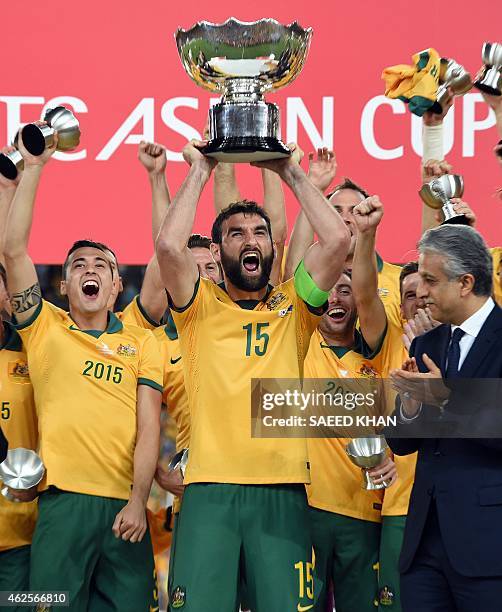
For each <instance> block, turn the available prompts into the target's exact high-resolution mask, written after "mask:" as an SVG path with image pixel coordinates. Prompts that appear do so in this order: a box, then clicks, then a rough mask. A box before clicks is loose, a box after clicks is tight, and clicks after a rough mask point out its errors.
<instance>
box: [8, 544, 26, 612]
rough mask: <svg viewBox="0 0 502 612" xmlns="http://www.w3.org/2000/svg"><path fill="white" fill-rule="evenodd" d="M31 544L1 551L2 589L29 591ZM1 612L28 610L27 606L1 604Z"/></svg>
mask: <svg viewBox="0 0 502 612" xmlns="http://www.w3.org/2000/svg"><path fill="white" fill-rule="evenodd" d="M30 548H31V547H30V546H19V547H18V548H11V549H10V550H3V551H2V552H0V591H28V590H29V583H30ZM0 612H26V607H19V606H15V607H12V606H9V607H4V606H0Z"/></svg>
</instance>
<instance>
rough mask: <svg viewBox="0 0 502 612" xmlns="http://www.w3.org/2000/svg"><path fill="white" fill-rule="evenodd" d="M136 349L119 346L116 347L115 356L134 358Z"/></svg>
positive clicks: (128, 345) (129, 345)
mask: <svg viewBox="0 0 502 612" xmlns="http://www.w3.org/2000/svg"><path fill="white" fill-rule="evenodd" d="M137 352H138V349H137V348H136V347H135V346H132V345H131V344H119V345H118V347H117V355H120V356H121V357H136V354H137Z"/></svg>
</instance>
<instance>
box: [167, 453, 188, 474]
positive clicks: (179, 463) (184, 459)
mask: <svg viewBox="0 0 502 612" xmlns="http://www.w3.org/2000/svg"><path fill="white" fill-rule="evenodd" d="M187 463H188V448H182V449H181V450H180V451H179V452H177V453H176V454H175V455H174V457H173V458H172V459H171V461H170V462H169V470H171V471H172V470H177V469H178V468H179V469H180V472H181V476H182V478H184V477H185V470H186V467H187Z"/></svg>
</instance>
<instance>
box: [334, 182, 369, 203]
mask: <svg viewBox="0 0 502 612" xmlns="http://www.w3.org/2000/svg"><path fill="white" fill-rule="evenodd" d="M342 189H352V190H353V191H358V192H359V193H360V194H361V195H362V196H363V197H365V198H369V197H370V194H369V193H368V192H367V191H366V190H365V189H363V187H361V186H360V185H358V184H357V183H354V181H353V180H351V179H349V178H347V177H345V178H344V179H343V182H341V183H340V184H339V185H336V186H335V188H334V189H333V191H332V192H331V193H328V195H327V196H326V197H327V199H328V200H329V199H330V198H331V197H333V196H334V195H335V193H338V192H339V191H342Z"/></svg>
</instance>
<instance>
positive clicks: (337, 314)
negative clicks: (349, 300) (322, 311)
mask: <svg viewBox="0 0 502 612" xmlns="http://www.w3.org/2000/svg"><path fill="white" fill-rule="evenodd" d="M348 312H349V311H348V310H346V309H345V308H342V307H341V306H332V307H331V308H330V309H329V310H328V312H327V313H326V314H327V315H328V317H329V318H330V319H331V320H332V321H336V322H337V323H341V322H343V321H345V318H346V316H347V315H348Z"/></svg>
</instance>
